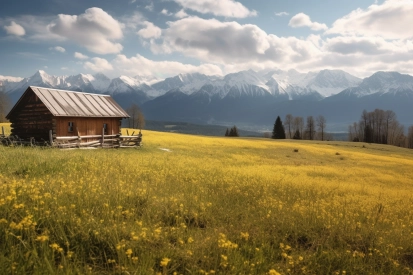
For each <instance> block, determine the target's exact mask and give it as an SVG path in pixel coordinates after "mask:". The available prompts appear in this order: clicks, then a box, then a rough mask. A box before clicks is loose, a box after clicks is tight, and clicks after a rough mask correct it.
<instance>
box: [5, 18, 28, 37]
mask: <svg viewBox="0 0 413 275" xmlns="http://www.w3.org/2000/svg"><path fill="white" fill-rule="evenodd" d="M4 29H5V30H6V32H7V33H8V34H11V35H16V36H23V35H25V34H26V31H25V30H24V28H23V27H22V26H21V25H19V24H17V23H16V22H14V21H11V23H10V25H9V26H4Z"/></svg>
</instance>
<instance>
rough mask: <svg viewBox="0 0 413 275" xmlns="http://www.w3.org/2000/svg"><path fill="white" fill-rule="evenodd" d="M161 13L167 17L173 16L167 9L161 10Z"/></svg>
mask: <svg viewBox="0 0 413 275" xmlns="http://www.w3.org/2000/svg"><path fill="white" fill-rule="evenodd" d="M161 13H162V14H163V15H167V16H171V15H173V14H172V13H170V12H169V11H168V10H167V9H163V10H162V11H161Z"/></svg>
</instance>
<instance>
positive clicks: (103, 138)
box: [102, 127, 105, 147]
mask: <svg viewBox="0 0 413 275" xmlns="http://www.w3.org/2000/svg"><path fill="white" fill-rule="evenodd" d="M104 141H105V128H104V127H103V128H102V147H103V142H104Z"/></svg>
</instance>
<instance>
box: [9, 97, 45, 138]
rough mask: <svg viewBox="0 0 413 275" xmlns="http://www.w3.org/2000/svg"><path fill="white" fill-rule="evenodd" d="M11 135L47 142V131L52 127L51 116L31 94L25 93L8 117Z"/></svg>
mask: <svg viewBox="0 0 413 275" xmlns="http://www.w3.org/2000/svg"><path fill="white" fill-rule="evenodd" d="M9 120H10V122H11V127H12V131H11V134H12V135H17V136H18V137H20V138H22V139H29V138H31V137H33V138H35V139H36V140H39V141H40V140H41V139H44V140H46V141H48V140H49V137H48V136H49V130H50V129H52V127H53V116H52V114H51V113H50V112H49V110H48V109H47V108H46V106H45V105H44V104H43V102H41V101H40V100H39V98H38V97H37V96H36V95H35V94H34V93H33V92H30V93H25V95H24V97H23V98H22V99H21V100H20V103H19V104H18V106H16V108H15V110H14V111H13V114H12V115H11V116H10V117H9Z"/></svg>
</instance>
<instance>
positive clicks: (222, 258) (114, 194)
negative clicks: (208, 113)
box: [0, 125, 413, 275]
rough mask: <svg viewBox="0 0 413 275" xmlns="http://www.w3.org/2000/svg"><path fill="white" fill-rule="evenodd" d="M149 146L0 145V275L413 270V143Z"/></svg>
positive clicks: (176, 140)
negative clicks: (71, 147)
mask: <svg viewBox="0 0 413 275" xmlns="http://www.w3.org/2000/svg"><path fill="white" fill-rule="evenodd" d="M0 126H1V125H0ZM143 144H144V145H143V147H142V148H139V149H126V150H102V149H100V150H99V149H98V150H58V149H50V148H23V147H17V148H10V147H2V146H0V274H274V275H275V274H413V150H408V149H401V148H397V147H392V146H382V145H374V144H364V143H347V142H320V141H319V142H317V141H313V142H310V141H292V140H283V141H276V140H269V139H259V138H224V137H222V138H220V137H201V136H190V135H181V134H172V133H161V132H150V131H143Z"/></svg>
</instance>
